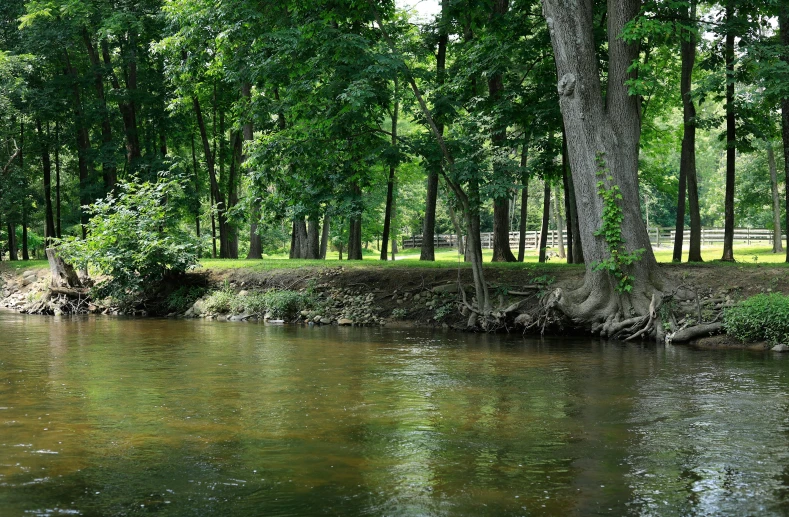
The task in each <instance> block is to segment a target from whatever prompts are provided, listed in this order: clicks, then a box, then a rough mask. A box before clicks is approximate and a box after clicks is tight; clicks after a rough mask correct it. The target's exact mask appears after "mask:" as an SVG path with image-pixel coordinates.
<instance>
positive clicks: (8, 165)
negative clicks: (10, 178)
mask: <svg viewBox="0 0 789 517" xmlns="http://www.w3.org/2000/svg"><path fill="white" fill-rule="evenodd" d="M14 147H16V151H14V154H12V155H11V158H9V159H8V163H6V164H5V167H3V176H5V175H6V174H8V171H9V169H10V168H11V164H12V163H14V160H16V159H17V158H19V155H20V154H21V153H22V149H20V148H19V147H17V146H16V143H14Z"/></svg>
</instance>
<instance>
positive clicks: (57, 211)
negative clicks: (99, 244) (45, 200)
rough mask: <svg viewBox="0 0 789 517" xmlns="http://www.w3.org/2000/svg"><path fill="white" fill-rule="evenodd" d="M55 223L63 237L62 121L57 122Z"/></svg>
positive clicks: (58, 234)
mask: <svg viewBox="0 0 789 517" xmlns="http://www.w3.org/2000/svg"><path fill="white" fill-rule="evenodd" d="M55 224H56V226H57V227H56V232H57V238H58V239H60V238H62V234H61V219H60V122H55Z"/></svg>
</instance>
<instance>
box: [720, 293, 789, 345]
mask: <svg viewBox="0 0 789 517" xmlns="http://www.w3.org/2000/svg"><path fill="white" fill-rule="evenodd" d="M723 326H724V329H725V330H726V333H727V334H729V335H730V336H733V337H735V338H737V339H739V340H741V341H769V342H771V343H787V342H789V296H784V295H782V294H778V293H773V294H758V295H756V296H754V297H752V298H748V299H747V300H745V301H744V302H742V303H740V304H739V305H737V306H736V307H732V308H731V309H728V310H727V311H726V312H725V314H724V323H723Z"/></svg>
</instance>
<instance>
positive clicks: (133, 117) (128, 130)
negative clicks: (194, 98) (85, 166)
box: [101, 40, 142, 172]
mask: <svg viewBox="0 0 789 517" xmlns="http://www.w3.org/2000/svg"><path fill="white" fill-rule="evenodd" d="M101 54H102V58H103V60H104V66H105V67H106V70H107V73H108V75H109V77H110V84H112V88H113V89H114V90H116V91H117V92H121V85H120V83H119V82H118V77H117V76H116V75H115V72H114V71H113V67H112V59H111V58H110V47H109V44H108V43H107V40H102V41H101ZM129 67H130V69H129V72H130V73H129V74H127V76H128V77H129V80H128V81H127V85H126V86H127V87H126V91H125V92H124V94H123V97H124V100H122V101H119V102H118V110H119V111H120V112H121V118H122V119H123V130H124V133H125V137H126V164H127V167H128V169H129V171H130V172H133V171H134V170H136V167H137V162H138V161H139V159H140V158H141V157H142V149H141V147H140V137H139V134H138V132H137V109H136V107H135V105H134V95H135V91H134V90H135V89H136V86H137V65H136V63H130V64H129Z"/></svg>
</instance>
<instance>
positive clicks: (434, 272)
mask: <svg viewBox="0 0 789 517" xmlns="http://www.w3.org/2000/svg"><path fill="white" fill-rule="evenodd" d="M662 267H663V269H664V271H665V272H666V274H667V275H668V276H669V277H670V278H672V279H673V280H674V281H675V282H676V284H677V285H683V286H686V287H689V288H691V289H693V290H695V291H696V292H697V293H698V294H699V295H700V296H710V297H712V296H715V297H721V296H725V297H728V298H731V300H733V301H735V302H736V301H740V300H743V299H745V298H748V297H750V296H753V295H755V294H759V293H767V292H779V293H784V294H789V269H788V268H786V267H782V266H770V265H758V266H755V265H742V266H741V265H729V264H726V265H721V264H699V265H690V264H666V265H663V266H662ZM35 272H36V273H37V276H38V280H40V281H39V282H37V283H35V282H34V281H33V282H31V281H30V280H35V278H34V277H32V278H31V276H30V271H29V270H26V269H19V270H13V269H11V268H9V267H8V266H6V265H4V264H0V295H2V296H0V297H8V296H9V294H13V293H14V292H16V293H18V294H17V296H19V295H21V294H23V293H25V292H26V291H28V290H30V289H33V288H35V286H36V285H40V284H44V283H45V282H44V279H43V276H44V275H45V274H46V272H45V271H38V270H36V271H35ZM25 274H27V275H28V277H27V279H25V277H24V275H25ZM583 275H584V270H583V267H580V266H568V267H557V266H556V265H551V266H541V265H535V264H529V265H524V266H523V267H522V268H519V267H491V268H486V278H487V280H488V282H489V284H490V286H491V292H492V293H494V294H495V293H497V292H498V293H503V292H507V291H517V292H519V293H521V294H520V296H521V299H524V298H525V299H531V300H533V301H534V303H537V300H538V299H539V297H540V296H541V295H542V294H545V293H546V292H549V291H551V290H553V289H555V288H557V287H561V288H564V289H572V288H575V287H578V286H580V285H581V283H582V282H583ZM190 276H191V277H192V278H191V279H190V283H191V282H199V283H202V282H207V283H208V284H209V285H211V286H213V287H220V286H222V285H226V284H229V285H230V286H231V287H232V288H235V289H236V290H241V289H246V290H253V289H271V288H279V289H305V288H308V287H312V288H316V289H318V290H321V289H338V288H340V289H348V290H353V291H356V292H359V293H370V292H372V293H374V295H375V304H376V305H377V306H378V307H380V308H381V309H382V311H383V312H382V314H383V315H384V316H385V317H387V318H388V319H389V321H391V323H392V324H397V325H400V326H402V325H441V324H445V325H446V324H450V325H451V324H453V323H460V322H462V318H461V317H460V316H459V314H458V315H457V316H458V317H457V318H455V317H453V316H449V317H446V318H444V319H443V320H442V321H441V322H437V321H436V320H435V319H433V317H434V316H435V314H434V311H433V310H430V309H428V308H425V307H424V306H420V305H419V304H415V303H409V300H413V297H414V296H415V295H417V294H419V293H424V292H426V291H428V290H433V291H437V290H438V291H440V290H445V292H447V293H450V292H452V289H453V288H454V287H453V286H456V285H457V283H458V279H459V278H460V281H461V282H462V284H463V285H465V286H467V287H466V290H467V292H468V293H469V296H470V295H471V293H472V291H473V289H472V287H471V285H472V278H471V271H470V270H469V269H467V268H463V269H460V270H457V269H444V268H416V267H402V268H399V267H387V268H379V267H376V266H375V265H371V266H370V267H359V266H354V267H344V266H334V267H304V268H287V269H278V270H265V271H255V270H251V269H217V270H202V271H197V272H194V273H191V274H190ZM442 286H443V287H442ZM397 308H408V309H409V310H408V316H407V317H406V318H404V319H405V320H406V321H399V322H396V321H393V320H394V319H393V318H391V317H390V316H391V315H392V311H394V310H395V309H397ZM388 324H389V323H388ZM695 344H696V345H697V346H701V347H705V348H728V347H749V348H752V347H756V348H764V347H765V346H766V345H765V344H747V345H746V344H743V343H739V342H737V341H736V340H734V339H732V338H729V337H728V336H713V337H710V338H704V339H701V340H698V341H697V342H696V343H695Z"/></svg>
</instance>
